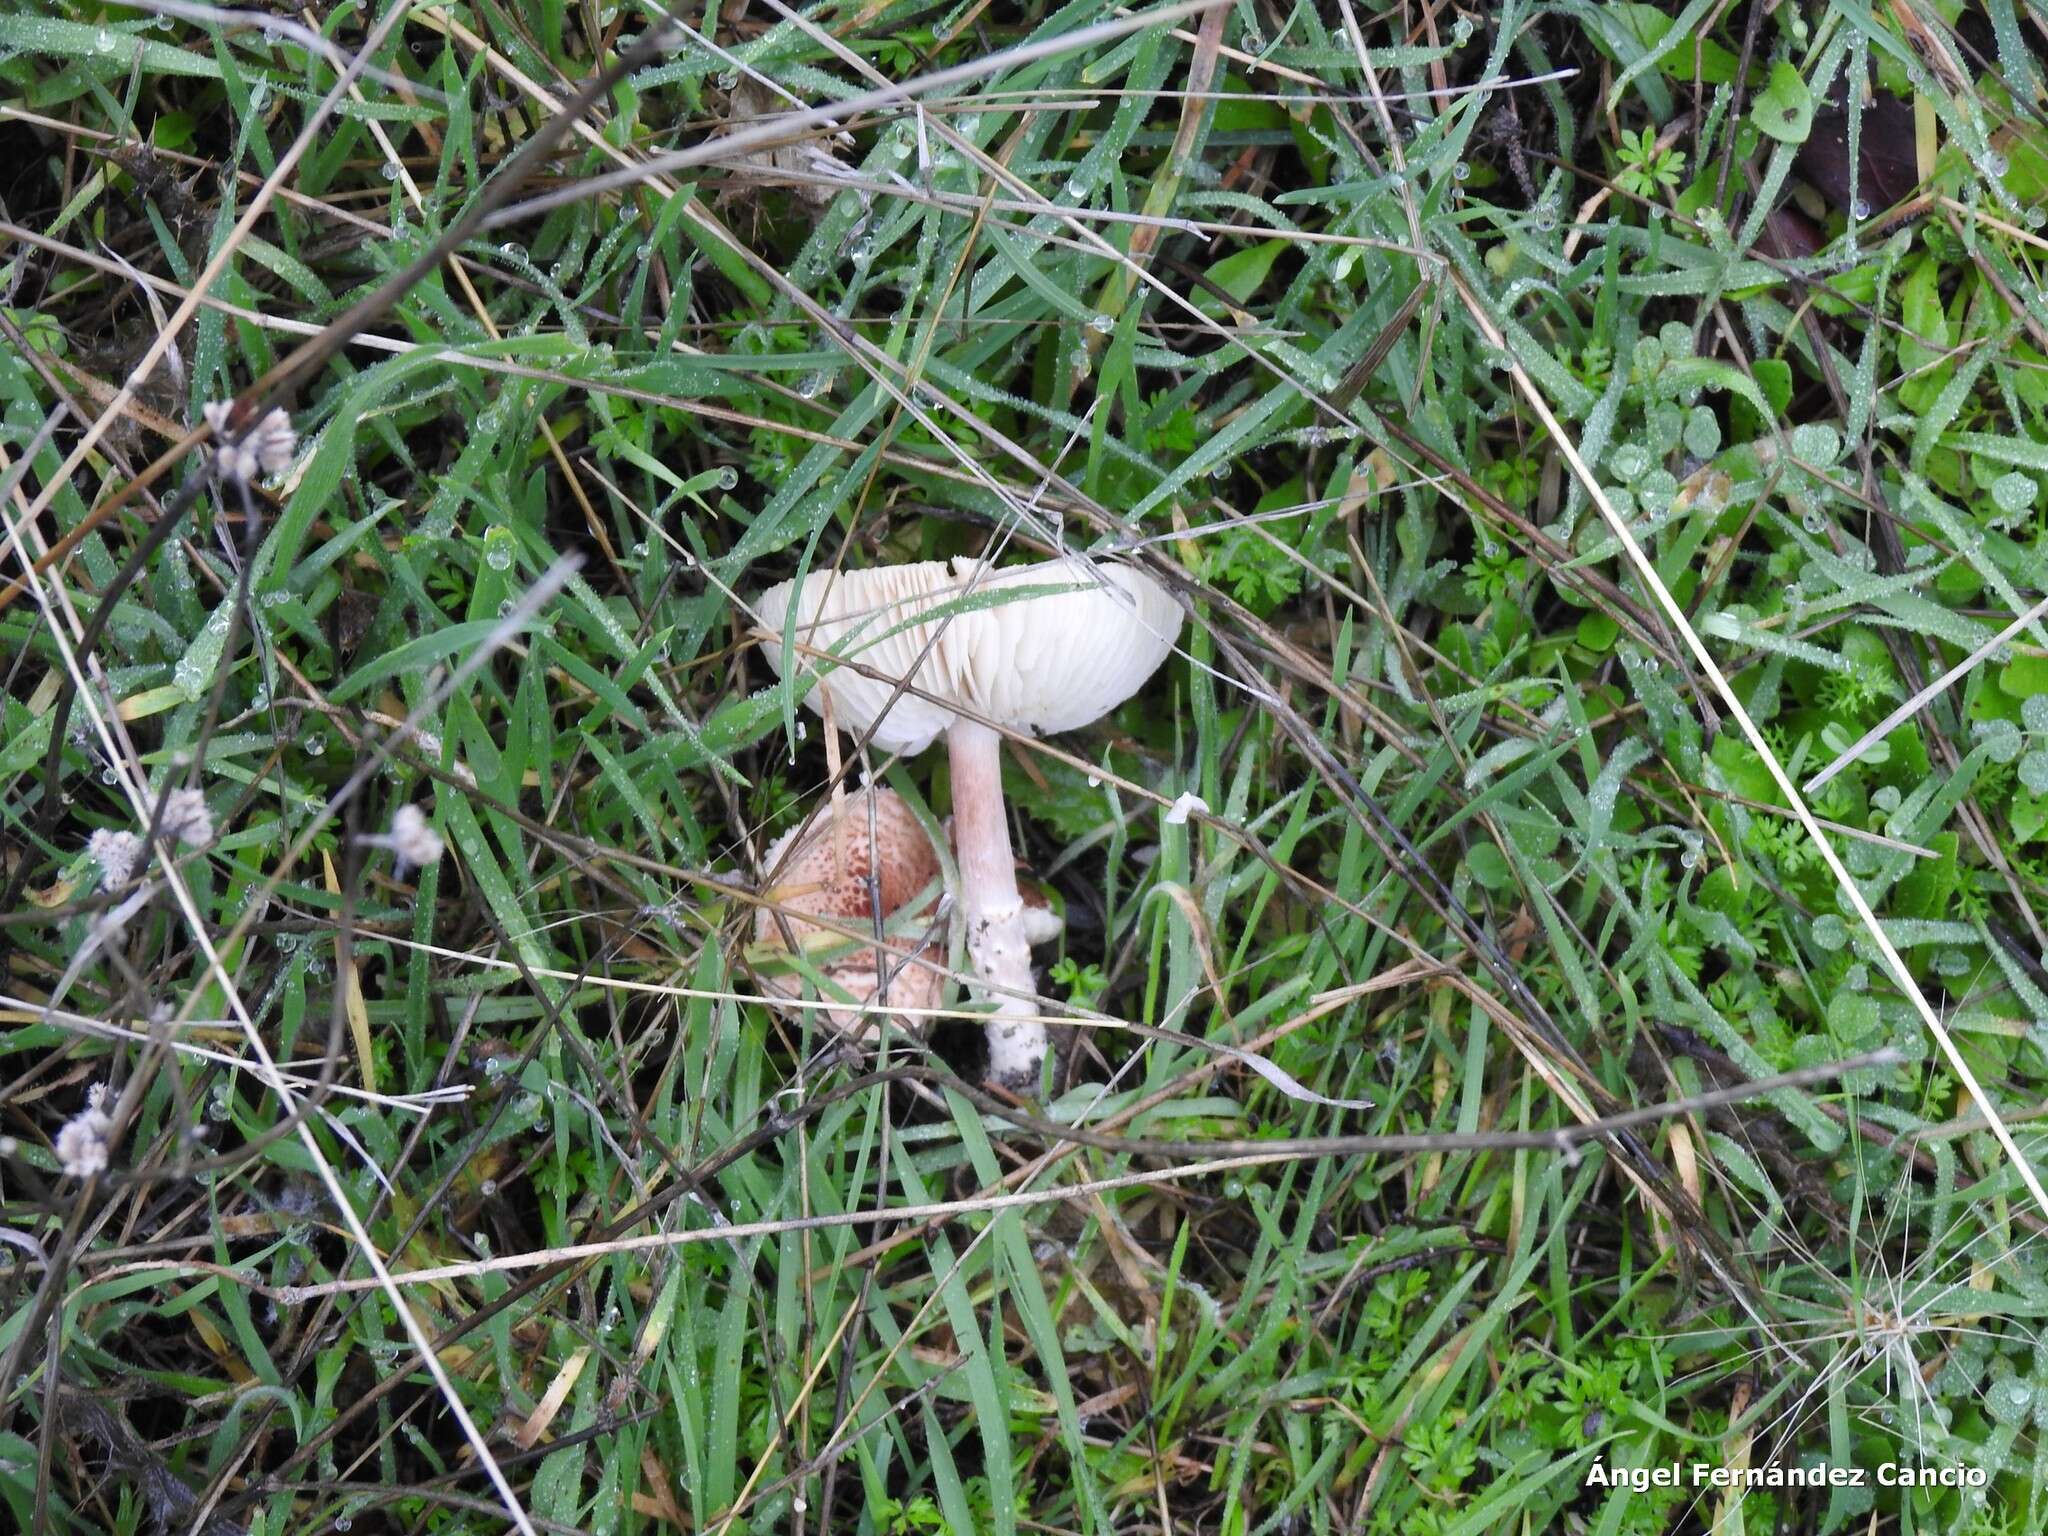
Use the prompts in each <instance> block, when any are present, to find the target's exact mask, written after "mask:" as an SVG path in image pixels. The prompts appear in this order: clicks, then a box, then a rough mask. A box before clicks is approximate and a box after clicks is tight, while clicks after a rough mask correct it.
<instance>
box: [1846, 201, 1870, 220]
mask: <svg viewBox="0 0 2048 1536" xmlns="http://www.w3.org/2000/svg"><path fill="white" fill-rule="evenodd" d="M1849 217H1850V218H1852V219H1867V218H1869V217H1870V204H1868V203H1867V202H1865V201H1864V200H1863V199H1862V198H1860V197H1859V198H1857V199H1856V201H1855V202H1853V203H1851V204H1850V205H1849Z"/></svg>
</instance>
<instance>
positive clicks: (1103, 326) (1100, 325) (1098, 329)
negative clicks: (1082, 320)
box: [1088, 313, 1116, 336]
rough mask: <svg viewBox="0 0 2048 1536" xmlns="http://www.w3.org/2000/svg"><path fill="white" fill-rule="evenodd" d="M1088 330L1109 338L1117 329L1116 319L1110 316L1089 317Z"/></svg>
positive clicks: (1095, 315) (1097, 315) (1094, 315)
mask: <svg viewBox="0 0 2048 1536" xmlns="http://www.w3.org/2000/svg"><path fill="white" fill-rule="evenodd" d="M1088 329H1089V330H1091V331H1094V332H1095V333H1096V334H1098V335H1101V336H1107V335H1108V334H1109V333H1110V332H1111V331H1113V330H1115V329H1116V317H1115V316H1114V315H1108V314H1099V313H1098V314H1093V315H1090V316H1089V317H1088Z"/></svg>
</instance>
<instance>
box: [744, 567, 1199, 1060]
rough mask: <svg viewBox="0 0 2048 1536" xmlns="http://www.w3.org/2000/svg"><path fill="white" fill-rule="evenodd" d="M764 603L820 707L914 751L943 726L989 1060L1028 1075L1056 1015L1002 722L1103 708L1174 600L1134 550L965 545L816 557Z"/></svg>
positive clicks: (1170, 623)
mask: <svg viewBox="0 0 2048 1536" xmlns="http://www.w3.org/2000/svg"><path fill="white" fill-rule="evenodd" d="M759 613H760V618H761V622H762V625H763V626H764V629H765V630H766V632H767V633H766V634H765V635H764V640H765V641H766V644H765V645H764V650H765V651H766V653H767V656H768V661H769V665H771V666H772V667H774V668H775V670H776V672H777V674H778V675H787V674H789V673H791V672H796V673H799V674H800V673H803V672H806V671H814V672H815V673H816V674H817V676H818V686H817V688H815V689H814V690H812V692H811V693H810V694H809V695H808V696H807V698H806V700H805V702H806V703H807V704H808V705H810V706H811V707H812V708H813V709H815V710H817V711H818V712H819V713H820V714H826V710H825V708H824V703H825V700H826V699H829V700H830V705H831V709H830V712H829V714H828V715H827V718H828V719H831V720H833V721H834V722H835V723H836V724H837V725H838V726H839V728H840V729H842V730H846V731H850V732H852V733H854V734H855V735H857V736H865V737H867V738H868V739H869V740H870V742H871V743H872V745H873V746H874V747H876V748H877V749H878V750H880V751H883V752H897V753H902V754H904V755H906V756H910V755H914V754H916V753H919V752H922V751H923V750H924V749H925V748H926V747H928V746H930V745H931V744H932V743H933V742H934V741H935V740H937V739H938V737H939V736H940V735H942V734H943V735H944V736H945V738H946V749H947V753H948V756H949V760H950V763H951V768H952V781H953V840H954V846H955V851H956V854H957V857H958V862H959V868H960V893H959V894H960V910H961V915H962V917H963V919H964V921H965V923H966V929H967V950H968V954H969V956H970V957H971V959H972V960H973V962H974V969H975V973H976V975H977V976H978V977H979V978H980V980H981V982H982V984H983V990H984V991H985V993H986V995H987V997H988V1000H989V1002H990V1003H991V1005H992V1009H993V1012H992V1015H991V1017H990V1019H989V1023H988V1043H989V1075H990V1076H991V1077H992V1078H994V1079H995V1080H996V1081H999V1082H1005V1083H1011V1084H1019V1085H1024V1084H1031V1085H1035V1084H1036V1081H1037V1078H1038V1075H1039V1068H1040V1066H1041V1064H1042V1063H1043V1062H1044V1060H1045V1051H1046V1033H1045V1025H1044V1022H1043V1021H1042V1019H1041V1017H1040V1009H1039V1005H1038V1002H1037V1000H1036V995H1035V990H1034V988H1033V985H1032V977H1031V950H1030V945H1029V942H1028V940H1027V937H1026V931H1025V915H1024V902H1023V897H1022V895H1021V893H1020V892H1019V890H1018V888H1017V869H1016V861H1015V858H1014V856H1013V855H1012V853H1011V849H1010V829H1009V821H1008V818H1007V816H1006V814H1005V811H1004V807H1003V778H1002V740H1003V737H1002V733H1003V732H1004V731H1005V730H1010V731H1019V732H1026V733H1032V734H1036V735H1041V736H1044V735H1052V734H1054V733H1055V732H1059V731H1071V730H1076V729H1078V728H1079V727H1081V726H1084V725H1087V724H1089V723H1091V722H1092V721H1095V720H1098V719H1100V718H1101V717H1102V716H1104V715H1106V714H1108V713H1109V712H1110V711H1111V710H1112V709H1114V708H1116V707H1117V705H1119V704H1121V703H1123V702H1124V700H1126V699H1128V698H1129V697H1130V696H1131V695H1132V694H1134V693H1136V692H1137V690H1138V689H1139V687H1141V686H1142V685H1143V684H1144V682H1145V680H1146V679H1147V678H1149V677H1150V676H1151V675H1152V674H1153V672H1155V671H1156V670H1158V668H1159V665H1160V663H1162V662H1163V661H1165V659H1166V658H1167V656H1168V655H1169V654H1171V652H1172V650H1173V643H1174V641H1175V639H1177V638H1178V637H1179V634H1180V623H1181V613H1180V608H1179V607H1178V605H1176V604H1175V602H1174V601H1173V599H1172V597H1171V596H1169V595H1168V593H1167V591H1166V589H1165V588H1164V587H1162V586H1161V585H1160V584H1159V583H1158V582H1156V581H1154V580H1153V579H1152V578H1151V577H1150V576H1148V575H1146V574H1145V573H1144V572H1142V571H1139V570H1136V569H1133V568H1132V567H1130V566H1126V565H1116V564H1108V563H1097V562H1091V561H1087V560H1081V559H1062V560H1050V561H1044V562H1041V563H1038V564H1034V565H1022V566H1008V567H1004V568H1002V569H997V568H995V567H993V566H990V565H987V564H985V563H984V562H981V561H976V560H965V559H963V560H954V561H952V562H950V563H948V562H945V561H920V562H916V563H913V564H906V565H892V566H881V567H877V568H875V569H872V570H866V571H820V572H817V573H815V574H813V575H811V576H809V577H806V578H805V579H804V581H803V582H802V583H801V584H799V583H796V582H784V583H782V585H780V586H777V587H772V588H770V589H769V590H768V591H766V592H764V593H762V594H761V598H760V603H759ZM786 633H788V634H789V636H790V638H791V639H793V641H794V647H793V650H792V651H790V652H788V653H785V650H784V637H785V634H786Z"/></svg>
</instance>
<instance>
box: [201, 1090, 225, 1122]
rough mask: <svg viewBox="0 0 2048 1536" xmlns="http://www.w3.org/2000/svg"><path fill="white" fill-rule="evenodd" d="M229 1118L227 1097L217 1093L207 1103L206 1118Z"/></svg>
mask: <svg viewBox="0 0 2048 1536" xmlns="http://www.w3.org/2000/svg"><path fill="white" fill-rule="evenodd" d="M227 1117H228V1101H227V1095H225V1094H220V1093H216V1094H214V1095H213V1097H211V1098H209V1099H208V1100H207V1101H206V1118H207V1119H209V1120H225V1119H227Z"/></svg>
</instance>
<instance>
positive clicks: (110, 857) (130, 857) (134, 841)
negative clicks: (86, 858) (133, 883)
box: [85, 827, 143, 888]
mask: <svg viewBox="0 0 2048 1536" xmlns="http://www.w3.org/2000/svg"><path fill="white" fill-rule="evenodd" d="M85 851H86V852H87V853H88V854H90V855H91V856H92V861H93V863H95V864H97V865H98V866H99V868H100V883H101V884H102V885H105V886H108V887H110V888H111V887H113V886H120V885H126V884H127V883H128V881H129V878H130V877H131V876H133V875H134V873H135V866H136V865H137V864H138V863H140V862H141V860H142V852H143V849H142V839H141V838H139V837H137V836H136V835H135V834H134V833H133V832H117V831H115V830H114V829H113V828H112V827H101V828H100V829H99V831H97V832H95V833H93V835H92V837H91V839H90V840H89V841H88V842H87V843H86V845H85Z"/></svg>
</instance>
